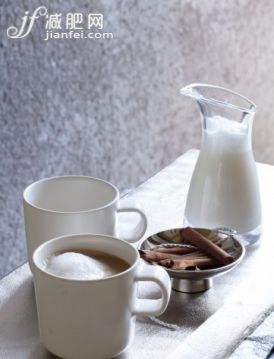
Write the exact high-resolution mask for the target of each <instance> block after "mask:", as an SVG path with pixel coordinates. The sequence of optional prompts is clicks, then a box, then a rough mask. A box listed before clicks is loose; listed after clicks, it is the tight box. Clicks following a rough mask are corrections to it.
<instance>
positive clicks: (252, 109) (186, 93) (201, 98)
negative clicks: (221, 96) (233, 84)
mask: <svg viewBox="0 0 274 359" xmlns="http://www.w3.org/2000/svg"><path fill="white" fill-rule="evenodd" d="M198 88H211V89H217V90H221V91H223V92H226V93H229V94H232V95H235V96H238V97H239V98H241V99H242V100H244V101H246V102H247V103H248V104H249V106H250V107H249V108H247V107H243V106H238V105H234V104H232V103H230V102H227V101H221V100H217V99H214V98H211V97H204V96H203V95H202V94H200V93H199V92H198V91H197V93H195V92H194V91H193V90H195V89H198ZM180 94H181V95H184V96H189V97H192V98H195V99H196V100H198V101H200V102H205V103H210V104H212V105H217V106H222V107H229V108H231V109H234V110H238V111H242V112H245V113H250V114H254V113H255V112H256V110H257V106H256V105H255V103H254V102H253V101H251V100H250V99H249V98H247V97H245V96H243V95H241V94H239V93H238V92H236V91H232V90H230V89H227V88H225V87H222V86H216V85H208V84H203V83H193V84H190V85H187V86H185V87H183V88H181V89H180Z"/></svg>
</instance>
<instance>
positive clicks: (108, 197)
mask: <svg viewBox="0 0 274 359" xmlns="http://www.w3.org/2000/svg"><path fill="white" fill-rule="evenodd" d="M23 203H24V217H25V230H26V239H27V248H28V258H29V262H30V268H31V269H33V264H32V254H33V251H34V250H35V248H37V247H38V246H39V245H40V244H41V243H44V242H45V241H47V240H49V239H52V238H56V237H59V236H63V235H68V234H78V233H99V234H107V235H111V236H116V235H117V233H116V227H117V223H116V222H117V221H116V217H117V214H119V213H120V212H137V213H138V214H139V215H140V221H139V224H138V225H137V228H136V231H137V233H135V234H134V235H133V236H132V237H131V238H125V239H126V240H128V241H129V242H135V241H138V240H139V239H140V238H141V237H142V236H143V235H144V233H145V231H146V228H147V219H146V216H145V214H144V212H143V211H142V210H141V209H140V206H139V205H138V203H136V202H135V201H131V203H130V206H123V205H122V204H121V202H120V201H119V190H118V189H117V188H116V187H115V186H114V185H113V184H111V183H109V182H107V181H104V180H101V179H98V178H93V177H86V176H62V177H52V178H46V179H42V180H40V181H38V182H35V183H33V184H31V185H30V186H28V187H27V188H26V189H25V191H24V194H23Z"/></svg>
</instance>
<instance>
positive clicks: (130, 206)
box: [116, 200, 147, 243]
mask: <svg viewBox="0 0 274 359" xmlns="http://www.w3.org/2000/svg"><path fill="white" fill-rule="evenodd" d="M116 211H117V213H118V214H119V213H122V212H135V213H138V214H139V215H140V221H139V223H138V226H137V227H138V228H139V227H140V226H141V229H140V230H139V233H137V235H133V236H132V237H128V238H124V239H125V240H126V241H127V242H130V243H132V242H137V241H139V239H141V238H142V237H143V235H144V234H145V233H146V230H147V217H146V215H145V214H144V212H143V211H142V209H141V206H140V205H139V203H138V202H137V201H135V200H130V201H126V203H124V204H123V203H122V202H121V201H119V202H118V208H117V210H116Z"/></svg>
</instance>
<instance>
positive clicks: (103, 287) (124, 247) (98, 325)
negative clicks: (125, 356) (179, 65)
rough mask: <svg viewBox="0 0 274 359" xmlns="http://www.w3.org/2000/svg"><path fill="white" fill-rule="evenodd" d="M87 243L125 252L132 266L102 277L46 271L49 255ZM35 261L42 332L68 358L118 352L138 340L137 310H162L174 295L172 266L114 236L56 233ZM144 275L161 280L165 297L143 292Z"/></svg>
mask: <svg viewBox="0 0 274 359" xmlns="http://www.w3.org/2000/svg"><path fill="white" fill-rule="evenodd" d="M83 248H85V249H92V250H97V251H101V252H104V253H106V254H110V255H114V256H117V257H119V258H122V259H124V260H126V261H127V262H128V264H129V268H128V269H127V270H125V271H124V272H121V273H119V274H116V275H113V276H110V277H106V278H103V279H96V280H75V279H72V280H70V279H67V278H62V277H58V276H55V275H53V274H49V273H48V272H46V271H45V266H44V265H43V263H44V261H45V259H46V258H48V257H50V256H52V255H54V254H56V253H58V252H64V251H73V250H75V249H78V250H79V249H83ZM33 263H34V270H33V275H34V284H35V295H36V303H37V311H38V321H39V331H40V337H41V340H42V343H43V344H44V345H45V347H46V348H47V349H48V350H49V351H51V352H52V353H54V354H55V355H58V356H60V357H62V358H65V359H92V358H93V359H109V358H112V357H113V356H116V355H118V354H119V353H121V352H123V351H124V350H125V349H126V348H127V347H128V346H129V345H130V344H131V342H132V340H133V337H134V332H135V316H136V315H142V316H146V315H148V316H157V315H160V314H161V313H163V312H164V310H165V309H166V307H167V304H168V301H169V297H170V290H171V289H170V287H171V286H170V279H169V276H168V274H167V272H166V271H165V270H164V269H163V268H161V267H159V266H154V265H148V264H145V263H144V262H143V261H142V262H141V260H140V257H139V253H138V251H137V249H136V248H135V247H133V246H132V245H130V244H129V243H127V242H125V241H123V240H120V239H117V238H113V237H110V236H103V235H96V234H82V235H81V234H79V235H72V236H63V237H59V238H55V239H52V240H50V241H48V242H45V243H44V244H42V245H40V246H39V247H38V248H37V249H36V250H35V252H34V254H33ZM139 281H151V282H154V283H156V284H158V285H159V287H160V289H161V294H162V295H161V298H160V299H140V298H138V297H137V284H138V282H139Z"/></svg>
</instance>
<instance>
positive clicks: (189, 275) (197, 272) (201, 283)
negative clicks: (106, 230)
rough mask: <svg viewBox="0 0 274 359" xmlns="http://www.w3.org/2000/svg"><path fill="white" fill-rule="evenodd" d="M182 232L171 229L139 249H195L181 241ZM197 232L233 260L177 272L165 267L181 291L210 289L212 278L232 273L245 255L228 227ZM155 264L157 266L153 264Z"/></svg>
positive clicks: (146, 240)
mask: <svg viewBox="0 0 274 359" xmlns="http://www.w3.org/2000/svg"><path fill="white" fill-rule="evenodd" d="M181 229H182V228H176V229H170V230H167V231H163V232H159V233H156V234H153V235H152V236H150V237H149V238H147V239H145V240H144V241H142V242H141V243H140V245H139V249H142V250H148V249H153V248H156V247H158V248H160V247H174V246H177V247H192V246H190V245H188V244H186V243H184V241H182V239H181V237H180V230H181ZM195 230H196V231H198V232H200V233H201V234H202V235H204V236H205V237H207V238H208V239H210V240H212V241H213V242H215V243H218V245H220V246H221V247H222V248H223V249H225V250H226V251H227V252H228V253H229V254H230V255H232V257H233V258H234V261H233V262H232V263H230V264H227V265H225V266H221V267H218V268H212V269H198V268H197V269H193V270H174V269H168V268H165V269H166V271H167V272H168V274H169V275H170V277H171V278H172V288H173V289H174V290H177V291H179V292H185V293H197V292H203V291H205V290H207V289H209V288H210V287H211V286H212V284H213V280H212V278H213V277H216V276H220V275H222V274H225V273H227V272H229V271H231V270H232V269H233V268H235V267H236V266H237V265H238V264H239V263H240V262H241V261H242V259H243V257H244V255H245V248H244V246H243V245H242V244H241V243H240V242H239V241H238V240H237V239H236V238H235V237H234V234H235V232H233V231H231V230H229V229H225V228H219V229H213V230H210V229H204V228H195ZM153 265H157V264H156V263H154V264H153Z"/></svg>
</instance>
